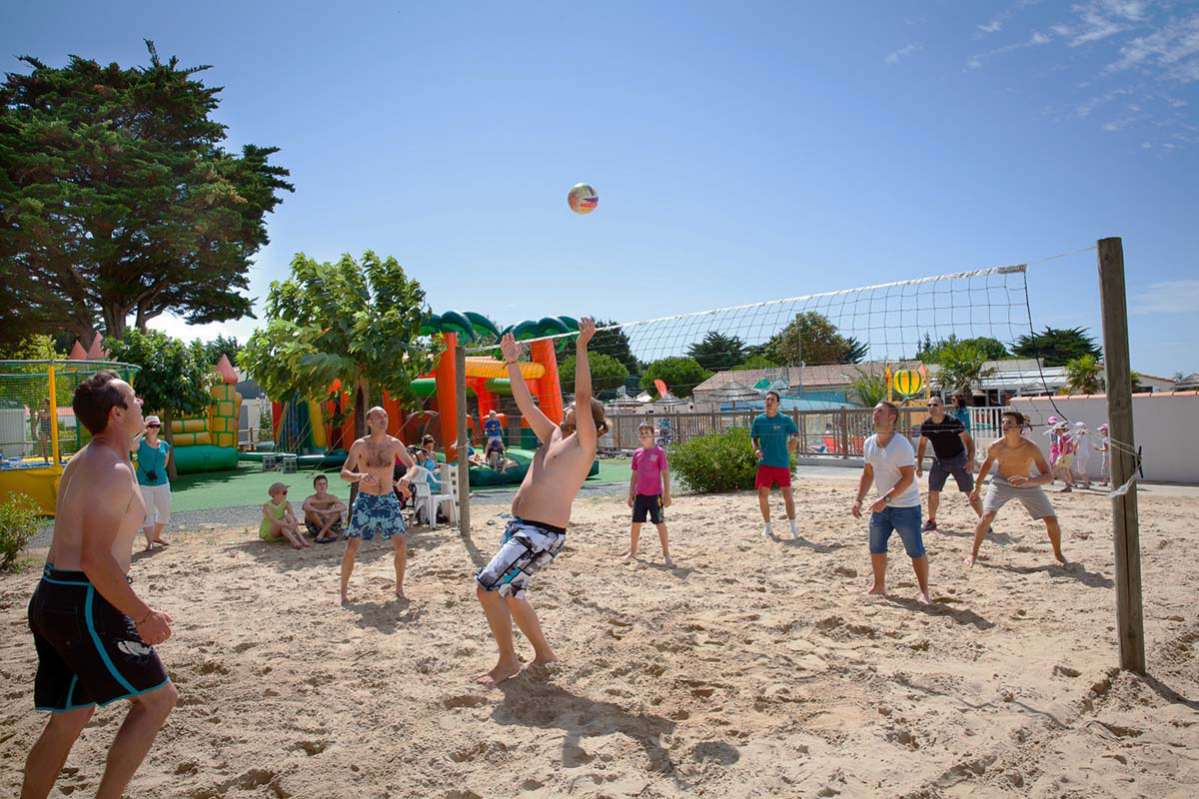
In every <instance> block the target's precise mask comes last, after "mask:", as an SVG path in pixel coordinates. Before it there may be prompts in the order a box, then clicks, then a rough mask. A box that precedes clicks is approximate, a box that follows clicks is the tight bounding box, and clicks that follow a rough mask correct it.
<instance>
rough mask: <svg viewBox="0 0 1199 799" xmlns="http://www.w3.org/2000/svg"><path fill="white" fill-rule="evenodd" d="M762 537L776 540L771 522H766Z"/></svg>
mask: <svg viewBox="0 0 1199 799" xmlns="http://www.w3.org/2000/svg"><path fill="white" fill-rule="evenodd" d="M762 535H764V536H766V537H767V538H774V530H773V529H772V528H771V526H770V522H766V525H765V526H764V527H763V528H762Z"/></svg>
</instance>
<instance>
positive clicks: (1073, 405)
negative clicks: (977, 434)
mask: <svg viewBox="0 0 1199 799" xmlns="http://www.w3.org/2000/svg"><path fill="white" fill-rule="evenodd" d="M1052 400H1053V404H1050V398H1049V397H1016V398H1013V399H1012V400H1011V406H1012V409H1013V410H1017V411H1020V412H1021V413H1023V414H1026V415H1027V416H1028V417H1029V420H1030V421H1031V422H1032V424H1033V432H1032V435H1031V438H1032V440H1033V441H1035V442H1036V443H1037V444H1038V446H1040V447H1041V449H1042V450H1043V451H1044V452H1045V454H1046V457H1048V454H1049V437H1048V436H1045V435H1042V434H1043V433H1044V432H1045V430H1046V426H1045V420H1046V419H1048V418H1049V417H1050V416H1060V415H1061V414H1065V416H1066V417H1067V418H1068V419H1069V420H1070V422H1071V423H1074V422H1085V423H1086V425H1087V431H1088V433H1089V434H1090V435H1091V436H1092V437H1093V438H1094V437H1095V436H1096V431H1097V428H1098V427H1099V425H1101V424H1103V423H1104V422H1106V421H1107V420H1108V419H1107V397H1106V396H1104V395H1103V394H1095V395H1093V396H1090V397H1081V396H1071V397H1053V398H1052ZM1054 405H1056V406H1057V410H1054ZM1059 411H1060V412H1061V413H1060V414H1059ZM1132 428H1133V433H1134V434H1135V436H1136V441H1135V442H1134V443H1135V444H1136V445H1139V446H1140V447H1141V457H1142V461H1143V462H1142V469H1143V470H1144V472H1145V479H1146V480H1150V481H1161V482H1170V483H1192V484H1199V392H1195V391H1185V392H1181V391H1180V392H1173V393H1163V394H1134V395H1133V398H1132ZM1096 440H1097V439H1096ZM1099 463H1100V456H1099V454H1098V453H1094V454H1092V455H1091V460H1090V463H1089V467H1090V471H1091V474H1092V476H1096V477H1097V476H1098V469H1099Z"/></svg>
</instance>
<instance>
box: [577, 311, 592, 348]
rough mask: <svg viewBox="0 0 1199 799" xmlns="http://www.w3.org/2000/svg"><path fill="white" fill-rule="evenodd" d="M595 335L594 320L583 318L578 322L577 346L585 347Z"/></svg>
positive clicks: (587, 317)
mask: <svg viewBox="0 0 1199 799" xmlns="http://www.w3.org/2000/svg"><path fill="white" fill-rule="evenodd" d="M594 335H595V320H594V319H592V318H591V317H590V316H584V317H583V318H582V319H580V320H579V342H578V346H580V347H586V346H587V342H588V341H591V338H592V337H593V336H594Z"/></svg>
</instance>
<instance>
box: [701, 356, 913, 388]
mask: <svg viewBox="0 0 1199 799" xmlns="http://www.w3.org/2000/svg"><path fill="white" fill-rule="evenodd" d="M891 367H892V368H893V369H919V368H920V362H919V361H901V362H897V363H892V364H891ZM886 368H887V364H886V363H885V362H883V361H866V362H864V363H836V364H827V365H823V366H780V367H778V368H775V369H745V370H742V371H732V370H728V371H724V372H717V373H716V374H714V375H712V376H711V377H709V378H708V379H707V380H705V381H704V382H702V383H700V384H699V385H698V386H696V387H695V390H696V391H702V392H708V393H710V392H713V391H721V390H726V389H729V388H730V387H733V386H742V387H745V386H753V385H754V384H755V383H757V382H758V381H759V380H769V381H770V382H772V383H773V382H774V381H776V380H782V381H785V382H786V383H787V385H788V386H789V387H791V388H798V387H803V388H819V387H822V386H848V385H850V384H852V383H853V381H855V380H857V379H858V378H859V377H861V376H862V375H864V374H865V375H870V376H871V377H881V376H882V374H883V372H884V371H886Z"/></svg>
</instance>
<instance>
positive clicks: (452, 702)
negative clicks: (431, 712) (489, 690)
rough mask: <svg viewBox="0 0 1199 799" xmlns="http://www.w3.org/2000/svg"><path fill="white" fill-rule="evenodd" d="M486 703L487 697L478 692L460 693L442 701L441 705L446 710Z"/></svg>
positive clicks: (479, 705) (478, 705)
mask: <svg viewBox="0 0 1199 799" xmlns="http://www.w3.org/2000/svg"><path fill="white" fill-rule="evenodd" d="M485 704H487V697H485V696H478V695H477V694H460V695H458V696H451V697H448V698H446V699H443V700H442V701H441V706H442V707H444V708H445V709H446V710H453V709H454V708H458V707H482V706H483V705H485Z"/></svg>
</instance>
